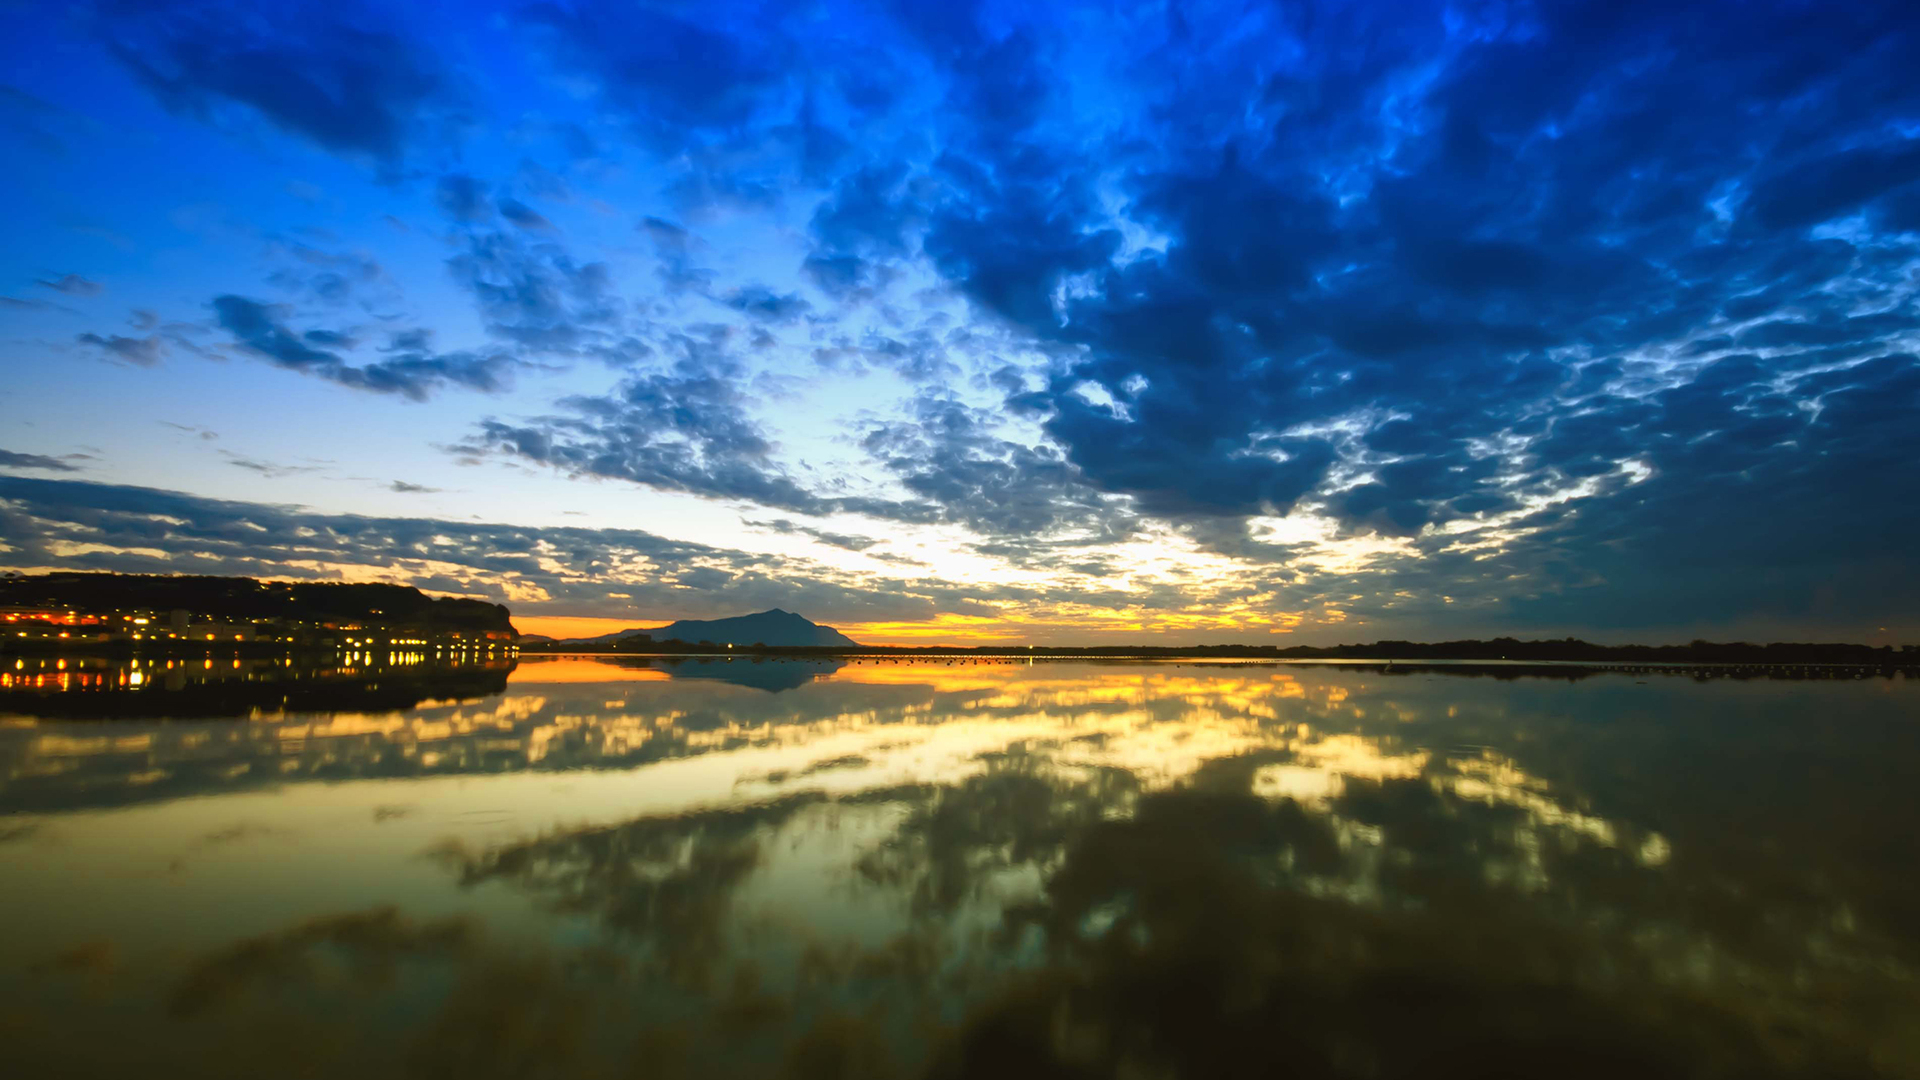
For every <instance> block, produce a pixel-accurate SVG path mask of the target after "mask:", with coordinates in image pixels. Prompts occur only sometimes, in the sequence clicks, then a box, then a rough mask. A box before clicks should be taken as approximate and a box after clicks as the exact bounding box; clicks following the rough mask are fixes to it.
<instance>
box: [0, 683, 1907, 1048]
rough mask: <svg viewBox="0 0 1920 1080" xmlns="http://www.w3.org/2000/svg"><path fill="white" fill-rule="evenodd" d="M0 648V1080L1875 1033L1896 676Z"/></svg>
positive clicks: (1890, 949)
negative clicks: (373, 663)
mask: <svg viewBox="0 0 1920 1080" xmlns="http://www.w3.org/2000/svg"><path fill="white" fill-rule="evenodd" d="M9 663H11V664H14V666H15V670H14V671H13V672H12V673H9V674H7V675H6V682H5V685H4V686H0V1061H6V1062H8V1063H9V1066H8V1071H9V1072H10V1073H11V1075H15V1076H20V1077H42V1076H63V1077H64V1076H124V1075H129V1074H132V1075H140V1076H154V1075H159V1076H176V1075H177V1076H195V1077H227V1076H232V1077H249V1078H257V1077H263V1076H265V1077H279V1076H314V1077H333V1076H353V1077H356V1078H374V1077H388V1076H394V1077H461V1078H468V1080H471V1078H481V1077H496V1076H498V1077H547V1076H552V1077H677V1076H688V1077H714V1076H792V1077H890V1076H934V1077H949V1076H951V1077H960V1076H979V1075H988V1076H996V1077H1024V1076H1076V1077H1078V1076H1086V1077H1094V1076H1103V1077H1138V1078H1150V1077H1225V1076H1263V1077H1264V1076H1299V1077H1401V1076H1406V1077H1413V1076H1420V1077H1430V1076H1461V1075H1468V1076H1502V1077H1548V1076H1578V1077H1587V1076H1591V1077H1610V1078H1611V1077H1620V1076H1637V1077H1646V1076H1654V1077H1666V1076H1716V1077H1717V1076H1742V1077H1745V1076H1783V1077H1784V1076H1796V1077H1845V1076H1861V1077H1866V1076H1895V1077H1901V1076H1904V1077H1914V1076H1920V983H1917V982H1916V972H1920V679H1916V678H1914V677H1912V676H1910V675H1909V676H1896V677H1893V678H1888V677H1884V676H1883V675H1879V674H1861V673H1848V672H1839V673H1834V672H1825V673H1821V672H1813V673H1797V674H1813V675H1816V676H1818V677H1779V678H1762V677H1744V676H1743V677H1732V676H1730V675H1728V674H1726V673H1713V672H1705V673H1703V672H1697V671H1679V670H1664V671H1663V670H1623V671H1599V672H1595V671H1585V670H1580V669H1567V668H1528V667H1524V666H1513V667H1504V668H1487V667H1459V668H1455V669H1447V668H1443V667H1422V668H1407V667H1396V668H1392V669H1386V668H1382V667H1381V666H1379V665H1338V664H1269V663H1246V664H1194V663H1185V664H1183V663H1174V662H1151V663H1149V662H1140V663H1125V662H1117V663H1116V662H1107V663H1092V662H1086V663H1082V662H1071V661H1059V662H1041V663H1028V662H1025V661H1010V660H1002V661H994V662H979V661H973V662H968V661H951V662H950V661H940V660H933V661H928V660H915V661H901V660H880V661H876V660H872V659H867V660H858V661H846V662H840V661H827V662H817V661H802V660H780V659H767V660H760V661H753V660H746V659H740V660H733V661H728V660H724V659H687V660H677V661H648V660H643V659H622V660H611V659H594V658H573V657H550V658H538V659H522V660H521V661H520V662H519V663H518V664H517V666H516V665H514V664H512V663H511V662H503V663H501V664H497V665H475V666H471V667H466V668H449V669H434V668H426V667H419V666H416V667H415V668H411V669H404V670H402V669H381V668H368V667H365V666H360V667H355V666H354V665H352V664H350V663H342V664H338V665H335V666H333V667H330V668H325V669H321V668H315V667H312V666H310V665H307V666H303V665H298V664H292V663H288V662H275V661H255V660H248V661H229V660H214V659H210V660H207V661H205V662H204V663H203V662H201V661H191V662H184V661H183V662H178V666H160V665H161V664H163V663H164V662H148V663H146V664H145V665H144V666H142V667H134V666H132V665H131V664H130V663H129V662H128V661H124V660H122V661H105V660H96V661H85V660H77V659H76V660H73V661H71V662H68V661H57V662H56V661H52V660H39V659H35V660H25V661H18V662H13V661H9ZM56 663H57V664H58V665H59V666H57V667H56V666H54V665H55V664H56ZM1788 674H1796V673H1788Z"/></svg>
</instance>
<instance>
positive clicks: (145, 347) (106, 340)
mask: <svg viewBox="0 0 1920 1080" xmlns="http://www.w3.org/2000/svg"><path fill="white" fill-rule="evenodd" d="M75 340H76V341H78V342H80V343H81V344H83V345H94V346H98V347H99V348H100V349H102V350H103V351H105V352H106V353H107V355H108V356H110V357H112V358H113V359H115V360H120V361H123V362H125V363H129V364H134V365H136V366H139V367H153V366H154V365H156V364H158V363H159V362H160V358H161V356H162V353H161V349H160V338H159V337H158V336H157V335H149V336H147V337H143V338H131V337H123V336H121V335H119V334H108V335H106V336H105V337H102V336H101V335H99V334H81V335H80V336H79V337H78V338H76V339H75Z"/></svg>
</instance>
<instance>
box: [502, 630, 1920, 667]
mask: <svg viewBox="0 0 1920 1080" xmlns="http://www.w3.org/2000/svg"><path fill="white" fill-rule="evenodd" d="M521 651H522V652H523V653H541V652H552V653H615V654H620V655H676V654H687V653H709V654H710V653H716V652H718V653H729V652H730V653H732V654H734V655H736V656H738V655H747V656H1035V657H1062V656H1093V657H1112V658H1143V659H1144V658H1154V659H1223V660H1229V659H1232V660H1239V659H1244V660H1481V661H1494V660H1528V661H1537V662H1558V663H1580V664H1589V663H1604V664H1616V663H1626V664H1632V663H1648V664H1868V665H1873V666H1876V667H1884V666H1889V665H1899V666H1906V665H1920V646H1914V645H1903V646H1900V647H1899V648H1894V647H1892V646H1884V645H1883V646H1878V647H1876V646H1871V645H1845V644H1829V643H1819V642H1805V643H1802V642H1775V643H1771V644H1766V645H1755V644H1751V643H1748V642H1744V641H1736V642H1712V641H1695V642H1693V643H1691V644H1687V645H1596V644H1594V643H1593V642H1590V641H1581V640H1579V639H1577V638H1561V639H1558V640H1548V641H1521V640H1519V639H1517V638H1507V637H1503V638H1494V639H1492V640H1490V641H1478V640H1468V641H1438V642H1419V641H1376V642H1374V643H1373V644H1370V645H1327V646H1312V645H1291V646H1286V647H1284V648H1283V647H1279V646H1273V645H1193V646H1180V647H1172V646H1154V645H1098V646H1079V647H1073V646H1043V645H1031V646H1030V645H977V646H971V647H966V646H951V645H926V646H904V645H863V646H859V647H856V648H819V647H814V648H778V647H774V646H768V645H735V646H732V647H729V646H726V645H716V644H714V643H713V642H710V641H678V640H670V641H654V640H651V639H650V638H648V637H647V636H646V635H642V634H636V635H633V636H632V637H627V638H623V639H621V640H619V641H617V642H610V643H604V644H597V645H562V644H560V643H557V642H543V643H538V644H532V645H523V646H522V647H521Z"/></svg>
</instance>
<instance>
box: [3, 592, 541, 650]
mask: <svg viewBox="0 0 1920 1080" xmlns="http://www.w3.org/2000/svg"><path fill="white" fill-rule="evenodd" d="M516 638H517V635H516V634H515V633H514V629H513V623H512V622H511V621H510V619H509V613H508V611H507V609H506V608H505V607H504V606H502V605H499V604H489V603H486V602H484V601H480V600H467V599H460V598H456V597H432V596H428V595H427V594H425V593H423V592H421V591H420V590H419V589H416V588H413V587H411V586H407V585H384V584H346V583H334V582H289V581H257V580H255V579H253V578H244V577H198V576H177V577H176V576H167V575H159V574H107V573H54V574H39V575H27V576H9V577H5V578H0V651H12V652H65V653H72V652H88V653H99V652H102V651H106V652H138V653H143V654H147V655H165V654H193V655H200V654H203V653H206V652H210V651H219V652H222V653H235V654H242V655H269V654H272V653H276V652H285V651H289V650H292V651H305V650H325V651H344V652H359V653H363V654H379V655H381V656H382V657H386V656H390V655H393V654H400V655H409V654H418V655H421V656H430V655H434V654H439V655H442V656H446V655H450V654H453V653H479V654H483V655H484V654H486V653H489V652H491V653H506V652H509V651H511V649H512V648H513V645H514V642H515V639H516Z"/></svg>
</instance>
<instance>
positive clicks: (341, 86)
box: [97, 0, 450, 160]
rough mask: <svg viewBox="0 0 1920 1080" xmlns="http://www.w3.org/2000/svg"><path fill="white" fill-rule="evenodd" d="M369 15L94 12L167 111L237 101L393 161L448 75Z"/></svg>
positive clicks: (348, 7) (150, 8)
mask: <svg viewBox="0 0 1920 1080" xmlns="http://www.w3.org/2000/svg"><path fill="white" fill-rule="evenodd" d="M378 16H379V10H378V9H377V8H364V7H362V6H361V5H359V4H356V3H351V2H339V0H290V2H288V3H284V4H275V5H272V6H271V7H268V8H260V7H257V6H254V5H249V4H227V3H207V2H196V0H159V2H149V0H139V2H122V0H110V2H107V3H103V4H101V5H100V8H99V11H98V13H97V19H98V23H99V26H100V32H101V34H102V36H103V37H104V38H105V40H106V41H107V43H108V47H109V49H110V50H111V51H112V53H113V55H114V56H115V57H117V58H118V59H119V60H120V62H121V63H122V64H124V65H126V67H127V70H128V71H130V72H132V73H133V75H134V76H135V77H136V78H138V79H139V80H140V81H141V82H142V83H143V84H145V85H146V86H147V87H148V89H150V90H151V91H152V92H153V94H154V96H155V97H156V98H158V99H159V101H160V103H161V104H162V105H164V106H166V107H167V108H168V109H170V110H172V111H174V112H178V113H185V114H189V115H194V116H198V117H202V118H208V119H212V118H214V116H215V113H216V110H217V108H218V107H220V106H222V105H225V104H233V105H239V106H244V107H246V108H248V109H251V110H252V111H254V112H255V113H257V114H258V115H259V116H261V117H262V118H264V119H265V120H267V121H268V122H269V123H271V124H273V125H274V126H275V127H278V128H280V129H281V130H283V131H287V132H289V133H292V134H294V135H297V136H300V137H302V138H305V139H308V140H311V141H312V142H313V143H315V144H317V145H319V146H321V147H323V148H325V149H327V150H331V151H335V152H340V153H348V154H358V155H363V156H366V157H370V158H375V159H382V160H393V159H397V158H399V157H401V156H402V155H403V153H404V152H405V150H406V149H407V145H408V142H409V140H410V139H411V138H412V137H413V136H414V135H415V134H416V133H418V131H419V130H420V127H421V125H422V123H423V119H424V115H423V114H424V113H425V112H426V111H427V110H428V108H429V107H430V106H433V105H435V104H437V103H439V102H441V100H442V99H443V98H444V97H445V96H446V95H447V94H448V93H449V91H450V86H449V81H448V79H447V77H446V75H445V73H444V72H443V71H442V70H440V67H439V64H438V61H437V59H436V57H437V54H436V53H435V52H434V51H433V50H432V49H431V48H428V47H424V46H423V45H422V44H421V43H417V42H415V41H412V40H411V39H409V38H408V37H407V36H405V35H404V33H403V32H402V31H401V30H400V29H399V28H397V27H394V26H391V25H386V24H384V23H383V22H382V20H381V19H380V18H379V17H378Z"/></svg>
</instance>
